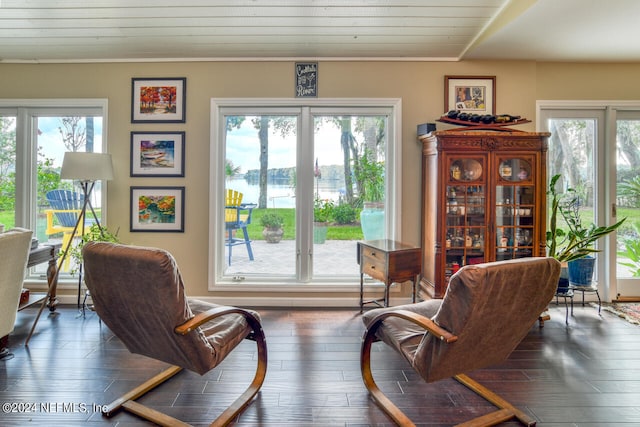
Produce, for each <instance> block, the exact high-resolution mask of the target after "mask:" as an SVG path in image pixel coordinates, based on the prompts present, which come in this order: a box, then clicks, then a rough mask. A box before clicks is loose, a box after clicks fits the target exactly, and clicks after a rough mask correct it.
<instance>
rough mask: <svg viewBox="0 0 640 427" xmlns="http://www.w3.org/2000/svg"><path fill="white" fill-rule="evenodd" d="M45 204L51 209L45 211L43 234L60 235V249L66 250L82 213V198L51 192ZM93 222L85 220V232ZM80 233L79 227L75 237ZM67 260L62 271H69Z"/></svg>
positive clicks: (68, 192)
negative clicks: (45, 219)
mask: <svg viewBox="0 0 640 427" xmlns="http://www.w3.org/2000/svg"><path fill="white" fill-rule="evenodd" d="M47 202H49V205H50V206H51V209H47V210H46V211H45V213H46V215H47V228H46V230H45V234H46V235H47V236H50V235H52V234H59V233H62V248H66V247H67V245H68V244H69V240H71V235H72V234H73V229H74V227H75V226H76V222H77V221H78V216H79V215H80V214H81V212H82V205H83V204H84V196H83V195H82V194H80V193H76V192H74V191H70V190H52V191H49V192H48V193H47ZM93 222H94V221H92V220H91V221H88V220H87V219H86V218H85V232H87V231H89V228H90V227H91V225H92V224H93ZM81 233H82V228H80V227H79V228H78V230H77V231H76V235H77V236H79V235H81ZM69 260H70V258H69V257H67V258H66V259H65V261H64V265H63V266H62V270H63V271H68V270H69Z"/></svg>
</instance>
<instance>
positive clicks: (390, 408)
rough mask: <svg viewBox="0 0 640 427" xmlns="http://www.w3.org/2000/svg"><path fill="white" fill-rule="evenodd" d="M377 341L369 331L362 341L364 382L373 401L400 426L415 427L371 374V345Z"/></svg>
mask: <svg viewBox="0 0 640 427" xmlns="http://www.w3.org/2000/svg"><path fill="white" fill-rule="evenodd" d="M375 341H377V339H376V337H375V330H372V329H368V330H367V332H366V333H365V336H364V339H363V340H362V350H361V351H360V370H361V372H362V381H364V385H365V387H366V388H367V390H368V391H369V393H370V394H371V397H372V398H373V400H374V401H375V402H376V403H377V404H378V406H380V408H381V409H382V410H383V411H384V412H385V413H386V414H387V415H388V416H389V417H390V418H391V419H392V420H393V421H394V422H395V423H396V424H397V425H399V426H402V427H415V424H414V423H413V421H411V420H410V419H409V417H407V416H406V415H405V414H404V413H403V412H402V411H401V410H400V409H399V408H398V407H397V406H396V405H394V404H393V402H392V401H391V400H389V398H388V397H387V396H385V395H384V393H383V392H382V390H380V389H379V388H378V385H377V384H376V382H375V381H374V379H373V374H372V373H371V345H372V344H373V343H374V342H375Z"/></svg>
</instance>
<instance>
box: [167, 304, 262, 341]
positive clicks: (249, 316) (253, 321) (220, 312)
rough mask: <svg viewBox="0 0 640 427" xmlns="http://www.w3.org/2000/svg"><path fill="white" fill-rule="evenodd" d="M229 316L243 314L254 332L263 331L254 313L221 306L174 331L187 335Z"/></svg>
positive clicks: (194, 318) (205, 312)
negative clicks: (215, 320) (203, 325)
mask: <svg viewBox="0 0 640 427" xmlns="http://www.w3.org/2000/svg"><path fill="white" fill-rule="evenodd" d="M228 314H241V315H242V316H244V318H245V319H246V320H247V322H249V325H250V326H251V328H252V329H253V330H254V331H256V330H258V329H261V326H260V321H259V320H258V318H257V317H256V316H254V315H253V313H251V312H249V311H247V310H244V309H242V308H237V307H230V306H220V307H215V308H211V309H209V310H207V311H203V312H202V313H198V314H196V315H195V316H193V317H192V318H191V319H189V320H187V321H186V322H185V323H183V324H182V325H179V326H176V328H175V329H174V331H175V332H176V333H178V334H180V335H187V334H188V333H189V332H192V331H193V330H195V329H196V328H198V327H199V326H200V325H202V324H204V323H207V322H208V321H210V320H213V319H215V318H216V317H220V316H225V315H228Z"/></svg>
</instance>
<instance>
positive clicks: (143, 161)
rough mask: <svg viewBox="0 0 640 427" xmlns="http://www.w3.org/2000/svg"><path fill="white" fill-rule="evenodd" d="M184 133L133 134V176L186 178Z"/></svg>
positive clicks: (131, 171) (131, 173) (131, 172)
mask: <svg viewBox="0 0 640 427" xmlns="http://www.w3.org/2000/svg"><path fill="white" fill-rule="evenodd" d="M184 137H185V133H184V132H131V170H130V175H131V176H156V177H161V176H174V177H183V176H184V146H185V139H184Z"/></svg>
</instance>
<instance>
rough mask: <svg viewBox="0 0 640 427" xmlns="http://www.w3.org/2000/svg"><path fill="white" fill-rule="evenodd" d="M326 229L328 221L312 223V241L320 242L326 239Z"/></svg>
mask: <svg viewBox="0 0 640 427" xmlns="http://www.w3.org/2000/svg"><path fill="white" fill-rule="evenodd" d="M327 231H329V223H328V222H314V223H313V243H319V244H322V243H324V242H325V241H326V240H327Z"/></svg>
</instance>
